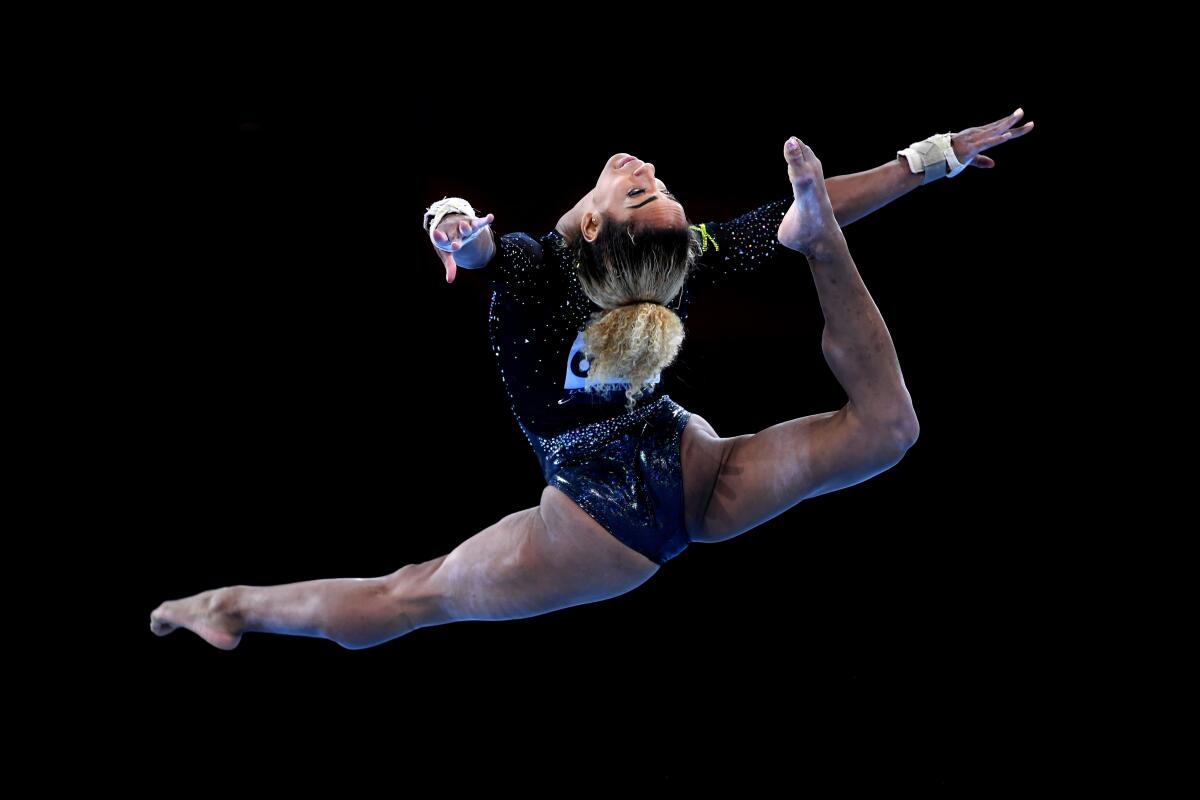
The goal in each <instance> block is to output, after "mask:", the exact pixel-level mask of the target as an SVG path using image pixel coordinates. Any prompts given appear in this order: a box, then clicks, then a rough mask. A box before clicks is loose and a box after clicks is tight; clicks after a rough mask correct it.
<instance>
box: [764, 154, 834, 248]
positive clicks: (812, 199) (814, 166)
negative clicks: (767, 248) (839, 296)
mask: <svg viewBox="0 0 1200 800" xmlns="http://www.w3.org/2000/svg"><path fill="white" fill-rule="evenodd" d="M793 138H794V137H793ZM789 141H790V140H789ZM796 141H797V142H799V147H797V148H796V149H795V150H789V149H788V145H787V144H784V146H783V157H784V159H785V160H786V161H787V164H788V180H790V181H791V182H792V193H793V195H794V196H795V200H794V202H793V203H792V205H791V206H790V207H789V208H788V210H787V213H786V214H784V216H783V222H781V223H780V224H779V234H778V236H779V242H780V244H782V245H783V246H784V247H788V248H790V249H792V250H798V251H799V252H801V253H804V254H805V255H806V256H808V257H809V258H812V257H814V256H815V255H817V254H818V253H820V251H822V250H823V249H825V248H827V247H830V246H835V245H836V243H837V242H838V240H839V239H841V237H842V229H841V226H839V225H838V222H837V217H836V216H834V213H833V204H832V203H831V202H829V193H828V192H827V191H826V190H825V173H824V171H823V170H822V169H821V159H819V158H817V156H816V154H815V153H814V152H813V151H812V148H811V147H809V146H808V145H806V144H805V143H804V142H801V141H800V140H799V139H796Z"/></svg>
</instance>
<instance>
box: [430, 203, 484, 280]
mask: <svg viewBox="0 0 1200 800" xmlns="http://www.w3.org/2000/svg"><path fill="white" fill-rule="evenodd" d="M495 219H496V215H495V214H488V215H487V216H486V217H472V216H468V215H467V214H457V213H455V214H447V215H446V216H444V217H442V221H441V222H439V223H438V226H437V228H435V229H434V230H433V232H432V233H430V234H429V238H430V239H431V240H432V241H433V249H434V252H436V253H437V257H438V258H439V259H441V262H442V265H443V266H444V267H445V268H446V283H454V276H455V275H456V274H457V273H458V265H457V264H455V263H454V254H455V253H457V252H458V251H459V250H461V249H462V248H463V246H464V245H466V244H468V243H470V242H472V241H474V239H475V237H476V236H478V235H479V234H480V233H481V232H482V231H483V229H484V228H486V227H487V226H488V225H491V224H492V222H493V221H494V220H495Z"/></svg>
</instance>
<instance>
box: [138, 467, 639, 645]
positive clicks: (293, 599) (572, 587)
mask: <svg viewBox="0 0 1200 800" xmlns="http://www.w3.org/2000/svg"><path fill="white" fill-rule="evenodd" d="M657 571H658V565H657V564H655V563H654V562H653V561H651V560H650V559H648V558H646V557H645V556H644V555H642V554H641V553H638V552H636V551H634V550H631V549H630V548H628V547H626V546H625V545H624V544H622V543H621V542H620V541H618V540H617V539H616V538H615V537H613V536H612V535H611V534H610V533H609V532H608V531H606V530H604V528H602V527H600V526H599V525H598V524H597V523H596V522H595V521H594V520H592V519H591V518H590V517H589V516H587V515H586V514H585V513H584V512H583V511H582V510H581V509H580V508H579V506H578V505H576V504H575V502H574V501H572V500H571V499H570V498H569V497H567V496H566V495H565V494H563V493H562V492H560V491H559V490H558V489H555V488H554V487H551V486H547V487H545V489H544V490H543V492H542V502H541V504H540V505H538V506H534V507H533V508H527V509H524V510H522V511H517V512H514V513H512V514H509V515H508V516H506V517H504V518H503V519H501V520H500V521H499V522H497V523H495V524H493V525H491V526H489V527H487V528H485V529H484V530H482V531H480V532H479V533H477V534H475V535H474V536H472V537H471V538H469V539H467V540H466V541H464V542H463V543H462V544H460V545H459V546H458V547H456V548H455V549H454V550H453V551H451V552H450V553H448V554H446V555H444V556H441V557H439V558H435V559H433V560H431V561H426V562H422V563H419V564H409V565H407V566H405V567H403V568H401V569H399V570H397V571H396V572H393V573H391V574H389V575H383V576H380V577H377V578H328V579H323V580H313V581H302V582H299V583H289V584H282V585H278V586H244V585H239V586H227V587H223V588H220V589H213V590H210V591H206V592H201V593H200V594H197V595H193V596H192V597H188V598H184V599H181V600H173V601H169V602H166V603H163V604H162V605H160V606H159V607H158V608H156V609H155V610H154V611H153V612H152V613H151V614H150V629H151V630H152V631H153V632H154V633H155V634H157V635H159V636H165V635H166V634H168V633H170V632H171V631H173V630H175V629H176V628H180V627H182V628H187V629H188V630H191V631H192V632H194V633H196V634H197V635H198V636H200V637H201V638H202V639H204V640H205V641H206V642H208V643H209V644H211V645H213V646H214V647H219V648H221V649H223V650H232V649H233V648H235V647H237V645H238V643H239V642H240V641H241V637H242V634H244V633H248V632H252V631H259V632H264V633H282V634H289V635H292V636H313V637H318V638H323V639H331V640H333V641H335V642H337V643H338V644H340V645H341V646H342V647H345V648H347V649H351V650H358V649H362V648H366V647H373V646H375V645H377V644H382V643H383V642H386V641H389V640H391V639H395V638H397V637H400V636H403V635H405V634H407V633H411V632H412V631H414V630H417V629H418V628H424V627H430V626H433V625H444V624H446V623H449V622H461V621H465V620H483V621H488V620H507V619H522V618H524V617H532V616H536V615H539V614H546V613H549V612H551V611H556V610H559V609H563V608H569V607H571V606H575V605H580V604H583V603H593V602H596V601H599V600H605V599H608V598H610V597H615V596H617V595H620V594H624V593H625V592H628V591H630V590H631V589H634V588H636V587H637V586H640V585H641V584H642V583H644V582H645V581H646V580H648V579H649V578H650V576H652V575H653V574H654V573H655V572H657Z"/></svg>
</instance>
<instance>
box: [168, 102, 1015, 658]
mask: <svg viewBox="0 0 1200 800" xmlns="http://www.w3.org/2000/svg"><path fill="white" fill-rule="evenodd" d="M1021 116H1022V111H1021V109H1017V110H1016V111H1015V112H1014V113H1013V114H1011V115H1009V116H1006V117H1004V118H1002V119H1000V120H997V121H996V122H992V123H989V124H987V125H982V126H978V127H973V128H967V129H964V130H962V131H960V132H958V133H953V134H951V133H944V134H936V135H934V136H931V137H929V138H928V139H925V140H923V141H921V142H916V143H914V144H912V145H910V146H909V147H907V148H905V149H903V150H899V151H897V157H896V158H895V159H893V160H891V161H889V162H888V163H886V164H884V165H882V166H880V167H877V168H875V169H873V170H869V171H867V172H862V173H856V174H852V175H845V176H839V177H834V178H831V179H828V180H826V178H825V177H824V171H823V169H822V166H821V161H820V159H818V158H817V156H816V155H815V154H814V153H813V151H812V149H811V148H809V147H808V145H806V144H805V143H803V142H801V141H799V140H798V139H796V138H795V137H792V138H791V139H789V140H788V141H787V142H786V143H785V144H784V145H783V158H784V160H785V162H786V164H787V175H788V182H789V183H790V190H789V191H788V192H787V194H786V195H785V196H782V197H780V198H779V199H777V200H773V201H772V202H769V203H767V204H766V205H763V206H761V207H759V208H757V209H755V210H753V211H751V212H749V213H746V214H743V215H742V216H740V217H738V218H736V219H734V220H731V221H728V222H708V223H703V224H698V225H697V224H693V223H692V220H690V219H689V218H688V216H687V214H686V212H685V211H684V208H683V205H682V204H681V203H680V202H679V200H678V199H677V198H676V197H675V196H674V195H673V194H672V193H671V192H670V191H669V189H668V188H667V186H666V184H665V183H664V182H663V181H662V180H661V179H659V178H658V177H657V176H656V175H655V170H654V165H653V164H651V163H647V162H643V161H641V160H640V159H638V158H636V157H634V156H633V155H631V154H629V153H616V154H614V155H612V156H611V157H610V158H609V159H608V160H607V162H605V164H604V167H603V169H602V170H601V172H600V176H599V178H598V179H597V181H596V185H595V187H594V188H593V189H592V190H591V191H590V192H589V193H588V194H587V195H586V196H585V197H583V198H582V199H581V200H580V201H579V202H578V203H577V204H576V205H575V207H574V208H573V209H571V210H570V211H568V212H567V213H566V214H565V215H563V217H562V218H561V219H560V220H559V222H558V224H557V225H556V226H555V229H554V230H552V231H550V232H549V233H547V234H545V235H544V236H542V237H541V238H540V239H534V238H533V237H531V236H529V235H528V234H526V233H521V232H514V233H507V234H503V235H497V234H496V232H495V231H494V230H493V227H492V226H493V223H494V221H495V216H494V215H493V214H487V215H485V216H483V217H479V216H477V215H476V214H475V211H474V209H473V208H472V207H471V205H470V204H469V203H468V202H467V201H466V200H464V199H462V198H444V199H443V200H441V201H438V202H436V203H434V204H432V205H431V206H430V207H429V208H428V209H427V210H426V212H425V214H424V216H423V219H422V228H423V230H424V231H425V235H427V236H428V237H429V239H430V242H431V244H432V246H433V248H434V252H435V254H436V255H437V257H438V258H439V260H440V261H441V262H442V264H443V266H444V267H445V270H446V280H447V282H453V281H454V280H455V278H456V276H457V270H458V268H459V267H462V268H464V269H468V270H482V271H481V272H480V274H481V275H483V276H485V279H486V280H487V281H488V283H489V285H490V287H491V289H492V298H491V308H490V314H489V332H490V336H491V344H492V349H493V351H494V353H495V355H496V357H497V360H498V362H499V365H500V374H501V378H502V380H503V382H504V385H505V389H506V391H507V393H508V397H509V400H510V402H511V404H512V412H513V414H514V416H515V418H516V421H517V424H518V426H519V427H520V429H521V431H522V433H523V434H524V435H525V437H526V439H527V440H528V441H529V444H530V446H531V447H532V449H533V451H534V453H535V455H536V456H537V458H538V462H539V465H540V467H541V469H542V474H543V477H544V478H545V481H546V486H545V487H544V489H543V490H542V494H541V498H540V502H539V503H538V504H537V505H535V506H533V507H530V508H526V509H523V510H521V511H516V512H514V513H511V514H508V515H507V516H505V517H504V518H503V519H501V520H499V521H498V522H496V523H494V524H493V525H491V526H489V527H487V528H485V529H484V530H482V531H480V532H479V533H477V534H475V535H474V536H472V537H470V538H468V539H467V540H466V541H464V542H462V543H461V544H460V545H458V546H457V547H456V548H454V549H453V550H452V551H451V552H450V553H447V554H446V555H443V556H440V557H438V558H435V559H432V560H430V561H425V562H422V563H414V564H407V565H405V566H403V567H401V568H400V569H398V570H395V571H394V572H391V573H389V574H387V575H382V576H379V577H372V578H327V579H321V580H311V581H302V582H298V583H290V584H282V585H276V586H253V585H235V586H225V587H221V588H218V589H212V590H209V591H205V592H201V593H199V594H196V595H192V596H190V597H186V598H182V599H179V600H170V601H166V602H164V603H162V604H161V605H159V606H158V607H157V608H155V609H154V610H153V611H152V612H151V614H150V629H151V631H152V632H153V633H155V634H156V635H158V636H165V635H166V634H168V633H170V632H172V631H174V630H176V629H177V628H186V629H188V630H190V631H192V632H193V633H195V634H197V635H198V636H200V637H201V638H202V639H204V640H205V641H206V642H208V643H209V644H211V645H213V646H215V647H218V648H220V649H223V650H232V649H234V648H235V647H237V645H238V643H239V642H240V641H241V637H242V635H243V634H244V633H247V632H264V633H278V634H287V635H293V636H311V637H318V638H325V639H330V640H332V641H334V642H336V643H338V644H339V645H341V646H342V647H345V648H348V649H362V648H367V647H373V646H375V645H378V644H382V643H383V642H387V641H390V640H392V639H395V638H397V637H400V636H403V635H405V634H407V633H411V632H413V631H415V630H417V629H418V628H424V627H430V626H434V625H444V624H446V623H450V622H460V621H466V620H510V619H522V618H526V617H532V616H536V615H539V614H547V613H550V612H552V611H556V610H560V609H564V608H569V607H572V606H576V605H581V604H584V603H594V602H597V601H600V600H605V599H608V598H612V597H616V596H618V595H621V594H624V593H626V592H629V591H631V590H632V589H634V588H636V587H638V586H640V585H641V584H642V583H644V582H646V581H647V580H649V579H650V577H651V576H653V575H654V574H655V573H656V572H657V571H658V570H659V568H660V567H661V566H662V565H663V564H665V563H666V562H667V561H669V560H670V559H672V558H674V557H675V556H677V555H679V554H680V553H681V552H682V551H683V550H684V549H686V548H687V546H688V545H689V544H690V543H692V542H701V543H713V542H722V541H726V540H728V539H731V538H733V537H735V536H738V535H739V534H742V533H745V532H746V531H748V530H750V529H752V528H754V527H756V526H758V525H761V524H762V523H764V522H766V521H767V520H769V519H772V518H773V517H776V516H778V515H779V514H782V513H783V512H784V511H786V510H788V509H790V508H791V507H792V506H794V505H796V504H798V503H799V502H800V501H802V500H806V499H808V498H812V497H817V496H819V495H822V494H826V493H828V492H833V491H837V490H838V489H842V488H845V487H847V486H853V485H855V484H858V483H861V482H863V481H865V480H867V479H869V478H871V477H873V476H875V475H878V474H879V473H881V472H883V471H884V470H887V469H889V468H891V467H892V466H894V465H895V464H897V463H898V462H899V461H900V460H901V459H902V458H903V456H904V454H905V452H906V451H907V450H908V449H909V448H910V447H912V445H913V443H914V442H915V441H916V440H917V436H918V431H919V426H918V423H917V415H916V412H915V410H914V408H913V403H912V399H911V397H910V395H909V392H908V389H907V387H906V385H905V382H904V377H903V375H902V373H901V370H900V364H899V361H898V359H897V355H896V350H895V348H894V346H893V343H892V338H891V335H890V333H889V331H888V328H887V326H886V325H885V324H884V321H883V318H882V316H881V315H880V312H879V309H878V308H877V307H876V305H875V303H874V301H873V300H872V298H871V295H870V294H869V293H868V291H867V288H866V286H865V285H864V284H863V280H862V277H861V276H860V275H859V272H858V268H857V266H856V265H855V263H854V260H853V259H852V258H851V256H850V251H849V250H848V248H847V245H846V240H845V237H844V235H843V233H842V228H843V227H844V226H845V225H848V224H850V223H851V222H853V221H855V220H857V219H860V218H862V217H863V216H865V215H867V214H869V213H871V212H872V211H874V210H876V209H878V208H880V207H882V206H884V205H886V204H887V203H889V202H891V201H892V200H894V199H896V198H897V197H900V196H901V195H903V194H906V193H907V192H909V191H911V190H912V189H914V188H916V187H917V186H919V185H922V184H925V183H930V182H932V181H934V180H937V179H939V178H942V177H954V176H955V175H957V174H958V173H959V172H961V171H962V170H963V169H965V168H966V167H967V166H974V167H979V168H983V169H990V168H992V167H994V166H995V162H994V161H993V160H992V159H990V158H988V157H987V156H985V155H982V153H983V151H985V150H988V149H990V148H992V147H995V146H996V145H998V144H1002V143H1004V142H1006V141H1010V140H1012V139H1015V138H1019V137H1020V136H1023V135H1025V134H1026V133H1028V132H1029V131H1030V130H1032V129H1033V123H1032V122H1027V123H1026V124H1025V125H1022V126H1021V127H1019V128H1016V129H1013V126H1014V125H1016V124H1017V122H1018V120H1019V119H1020V118H1021ZM781 194H782V192H781ZM785 262H786V263H788V264H792V263H794V264H795V265H796V266H797V267H798V266H799V265H800V264H802V263H807V266H808V267H809V270H810V272H811V274H812V277H813V281H814V283H815V285H816V290H817V296H818V299H819V303H820V307H821V312H822V314H823V316H824V323H825V324H824V330H823V332H822V336H821V349H822V353H823V355H824V356H825V359H826V362H827V363H828V364H829V368H830V369H831V370H832V372H833V374H834V376H835V378H836V379H837V381H838V383H839V384H840V385H841V387H842V388H843V389H844V390H845V392H846V395H847V402H846V404H845V405H844V406H842V407H841V408H840V409H838V410H836V411H829V412H824V413H819V414H812V415H810V416H806V417H800V418H797V419H793V420H789V421H786V422H781V423H778V424H776V425H773V426H771V427H769V428H766V429H765V430H762V431H760V432H758V433H755V434H744V435H740V436H732V437H722V436H719V435H718V434H717V432H716V431H715V430H714V429H713V427H712V425H710V424H709V423H708V422H707V421H706V420H705V419H704V418H703V417H701V416H700V415H699V414H695V413H692V412H690V411H688V410H686V409H684V408H683V407H682V406H680V405H679V404H678V403H676V402H675V401H673V400H672V399H671V397H670V395H668V394H665V393H664V392H663V389H662V385H661V375H662V371H663V370H664V369H665V368H666V367H668V366H670V364H671V363H672V362H673V361H674V359H675V356H676V354H677V352H678V350H679V348H680V346H681V344H682V343H683V339H684V327H683V324H684V322H685V321H686V319H687V314H688V303H689V289H690V288H691V287H694V286H696V285H698V284H699V283H708V284H714V283H717V282H719V281H720V280H722V279H723V277H724V276H726V275H728V274H731V273H734V272H745V271H751V270H757V269H759V268H761V267H762V266H764V265H765V264H770V263H785Z"/></svg>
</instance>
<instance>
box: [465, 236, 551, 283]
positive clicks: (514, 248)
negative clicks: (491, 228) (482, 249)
mask: <svg viewBox="0 0 1200 800" xmlns="http://www.w3.org/2000/svg"><path fill="white" fill-rule="evenodd" d="M493 233H495V237H496V253H495V255H493V256H492V260H491V261H489V262H488V263H487V266H486V267H484V270H483V271H484V273H486V275H487V280H488V285H489V286H491V288H492V289H494V290H497V291H500V292H503V293H506V294H509V295H514V296H520V297H526V298H547V297H551V296H553V295H555V293H558V292H561V291H562V283H563V275H562V268H561V265H560V264H559V261H560V260H561V259H558V258H555V257H553V254H552V253H548V252H546V249H547V248H550V247H552V243H553V241H554V237H553V236H552V235H549V234H547V235H546V236H543V237H542V238H541V239H535V238H533V237H532V236H530V235H529V234H528V233H525V232H522V231H517V232H514V233H505V234H501V233H498V232H493Z"/></svg>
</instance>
